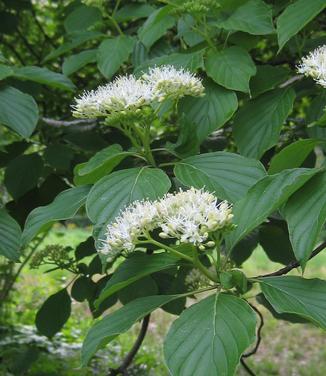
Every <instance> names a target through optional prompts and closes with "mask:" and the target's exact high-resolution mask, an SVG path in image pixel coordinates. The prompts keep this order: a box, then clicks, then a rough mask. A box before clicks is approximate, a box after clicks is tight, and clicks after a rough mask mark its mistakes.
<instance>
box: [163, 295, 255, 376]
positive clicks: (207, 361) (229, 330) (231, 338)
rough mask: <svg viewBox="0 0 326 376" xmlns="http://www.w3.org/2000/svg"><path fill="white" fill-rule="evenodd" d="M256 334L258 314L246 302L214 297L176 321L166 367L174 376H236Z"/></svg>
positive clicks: (168, 342)
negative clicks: (242, 357)
mask: <svg viewBox="0 0 326 376" xmlns="http://www.w3.org/2000/svg"><path fill="white" fill-rule="evenodd" d="M255 331H256V316H255V313H254V311H253V310H252V308H251V307H250V306H249V305H248V304H247V303H246V302H245V301H244V300H242V299H240V298H237V297H235V296H232V295H229V294H224V293H220V294H216V295H211V296H209V297H207V298H205V299H203V300H202V301H200V302H199V303H197V304H194V305H192V306H191V307H190V308H188V309H186V310H185V311H183V312H182V314H181V315H180V317H179V318H178V319H177V320H175V321H174V322H173V324H172V326H171V328H170V330H169V332H168V335H167V337H166V339H165V342H164V357H165V361H166V364H167V366H168V368H169V371H170V373H171V375H173V376H189V375H205V376H216V375H233V374H234V372H235V370H236V367H237V365H238V364H239V361H240V357H241V355H242V354H243V352H244V351H245V350H246V349H247V348H248V347H249V346H250V345H251V344H252V343H253V342H254V341H255V337H256V333H255Z"/></svg>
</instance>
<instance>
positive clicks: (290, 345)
mask: <svg viewBox="0 0 326 376" xmlns="http://www.w3.org/2000/svg"><path fill="white" fill-rule="evenodd" d="M89 233H90V230H87V229H86V230H80V229H77V228H74V227H73V226H70V227H68V228H64V227H60V226H58V227H56V228H54V229H53V230H52V231H51V232H50V234H49V236H48V237H47V238H46V240H45V241H44V243H43V246H44V245H46V244H53V243H58V242H59V243H60V244H62V245H67V246H68V245H70V246H74V245H76V244H78V243H79V242H81V241H83V240H85V239H86V238H87V237H88V235H89ZM279 267H281V265H279V264H275V263H272V262H271V261H269V260H268V258H267V257H266V255H265V254H264V252H263V250H262V249H261V248H260V247H258V248H257V249H256V250H255V251H254V253H253V256H252V257H251V258H250V260H249V261H247V262H245V264H244V270H245V272H246V273H247V275H249V276H254V275H257V274H261V273H266V272H269V271H273V270H275V269H277V268H279ZM46 270H47V268H45V267H43V268H41V269H38V270H31V269H28V268H26V269H25V271H24V273H23V274H22V276H21V278H20V279H19V281H18V283H17V286H16V293H15V294H14V296H13V303H12V305H11V307H10V316H9V321H11V322H15V323H19V324H20V325H21V331H22V332H23V333H21V334H17V333H16V337H15V338H16V340H15V341H16V342H18V343H19V344H20V345H19V346H20V347H21V349H25V348H31V346H30V343H31V340H32V339H33V338H34V340H35V343H40V342H42V341H43V342H42V343H43V345H44V349H45V350H44V351H41V352H40V353H39V354H38V360H37V361H36V362H35V363H34V364H33V365H32V366H31V368H30V370H29V372H28V373H27V375H32V376H41V375H44V376H45V375H46V376H50V375H62V376H75V375H76V376H77V375H81V376H87V375H105V374H107V367H108V365H110V366H115V365H117V364H118V363H119V361H120V360H121V358H122V357H123V354H125V353H126V352H127V351H128V349H129V348H130V346H131V345H132V343H133V341H134V340H135V338H136V336H137V330H138V324H137V325H136V326H135V327H134V328H133V329H132V331H131V333H128V334H125V335H122V336H121V337H119V339H118V340H117V341H115V342H113V343H112V344H111V345H110V346H109V348H108V349H106V350H103V351H101V352H100V353H99V355H98V356H97V357H96V358H95V359H94V361H93V362H92V364H91V366H90V367H89V368H88V369H79V350H80V344H81V342H82V339H83V338H84V336H85V334H86V332H87V330H88V328H89V327H90V325H91V323H92V318H91V315H90V313H89V311H88V308H87V305H86V304H84V303H77V302H75V303H74V304H73V314H72V316H71V318H70V319H69V321H68V323H67V324H66V326H65V327H64V329H63V331H62V333H61V334H60V335H58V336H57V339H55V341H54V344H51V342H50V341H46V340H45V337H41V336H37V335H36V334H35V333H34V330H33V323H34V314H35V310H36V309H37V308H38V307H39V306H40V305H41V304H42V302H43V300H44V299H45V297H46V296H49V295H50V294H51V293H54V292H56V291H57V290H58V289H60V287H63V286H65V285H66V284H67V283H69V280H70V279H71V276H70V275H68V273H67V272H63V271H55V272H52V273H44V272H45V271H46ZM292 273H293V274H298V271H293V272H292ZM305 276H306V277H309V278H314V277H324V278H325V277H326V254H325V253H321V254H320V255H318V256H317V257H315V258H314V259H313V260H312V261H311V262H310V263H309V264H308V267H307V269H306V271H305ZM22 291H23V292H24V293H22ZM250 302H251V303H253V304H256V305H257V302H256V301H255V299H254V298H250ZM259 307H260V309H261V311H262V312H263V314H264V317H265V325H264V328H263V331H262V338H263V340H262V343H261V346H260V348H259V350H258V352H257V353H256V354H255V355H254V356H253V357H252V358H249V359H248V360H247V363H248V365H250V367H251V368H252V369H253V370H254V372H255V373H256V375H261V376H263V375H264V376H265V375H280V376H288V375H300V376H311V375H313V376H324V375H326V336H325V333H324V332H322V331H321V330H320V329H318V328H316V327H313V326H312V325H306V324H291V323H288V322H285V321H278V320H276V319H274V318H273V317H272V315H271V314H270V313H269V312H268V311H267V310H266V309H264V308H263V307H262V306H259ZM172 320H173V316H172V315H170V314H167V313H165V312H163V311H161V310H160V311H157V312H155V313H154V314H153V315H152V319H151V322H150V325H149V331H148V336H147V337H146V339H145V342H144V346H143V348H142V350H141V351H140V352H139V354H138V355H137V357H136V359H135V363H136V367H134V369H133V374H135V375H153V376H154V375H155V376H165V375H167V374H168V373H167V371H166V369H165V367H164V364H163V356H162V341H163V337H164V335H165V333H166V332H167V330H168V328H169V325H170V323H171V321H172ZM26 331H27V333H26ZM9 337H10V336H8V334H7V336H4V338H7V339H8V338H9ZM11 337H12V335H11ZM26 338H27V339H26ZM15 341H14V342H15ZM8 347H10V346H8V345H6V346H4V344H3V343H2V346H1V342H0V356H1V354H2V355H4V354H6V359H9V360H10V356H11V354H12V352H13V351H14V350H15V351H16V352H17V351H18V350H17V348H16V349H14V350H13V349H12V348H11V349H9V350H8ZM18 349H19V347H18ZM9 360H8V361H9ZM0 374H1V368H0ZM14 374H17V375H18V374H19V373H14ZM246 374H247V373H246V372H245V371H244V370H243V368H242V367H241V366H240V367H239V369H238V372H237V375H246ZM196 376H197V375H196ZM198 376H201V375H198Z"/></svg>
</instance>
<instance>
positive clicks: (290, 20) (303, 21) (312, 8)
mask: <svg viewBox="0 0 326 376" xmlns="http://www.w3.org/2000/svg"><path fill="white" fill-rule="evenodd" d="M325 7H326V4H325V0H309V1H307V0H297V1H295V2H294V3H292V4H290V5H288V6H287V8H285V10H284V12H283V13H282V14H281V15H280V16H279V17H278V19H277V23H276V24H277V38H278V45H279V51H280V50H281V49H282V48H283V46H284V45H285V44H286V43H287V42H288V40H289V39H290V38H292V37H293V36H294V35H296V34H297V33H298V32H299V31H300V30H301V29H302V28H304V27H305V26H306V25H307V24H308V23H309V22H310V21H311V20H312V19H313V18H315V17H316V16H317V15H318V14H319V13H320V12H321V11H322V10H323V9H325Z"/></svg>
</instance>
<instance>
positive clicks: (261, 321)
mask: <svg viewBox="0 0 326 376" xmlns="http://www.w3.org/2000/svg"><path fill="white" fill-rule="evenodd" d="M249 305H250V307H251V308H252V309H253V310H254V311H256V313H257V315H258V316H259V318H260V324H259V326H258V329H257V341H256V345H255V347H254V348H253V349H252V350H250V351H248V352H246V353H245V354H243V355H242V358H248V357H249V356H251V355H254V354H256V352H257V350H258V348H259V345H260V343H261V331H262V329H263V326H264V317H263V315H262V313H261V312H260V311H259V310H258V308H257V307H255V306H254V305H252V304H250V303H249Z"/></svg>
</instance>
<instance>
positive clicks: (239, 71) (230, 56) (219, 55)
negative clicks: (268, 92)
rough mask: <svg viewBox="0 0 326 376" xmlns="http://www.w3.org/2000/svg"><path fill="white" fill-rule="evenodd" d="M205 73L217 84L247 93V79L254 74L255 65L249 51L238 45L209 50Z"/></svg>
mask: <svg viewBox="0 0 326 376" xmlns="http://www.w3.org/2000/svg"><path fill="white" fill-rule="evenodd" d="M205 68H206V72H207V75H208V76H209V77H211V78H212V79H213V80H214V81H215V82H217V83H218V84H219V85H222V86H224V87H226V88H227V89H231V90H238V91H243V92H245V93H248V92H249V91H250V89H249V80H250V77H251V76H254V75H255V74H256V66H255V64H254V62H253V61H252V59H251V57H250V55H249V53H248V52H247V51H246V50H244V49H242V48H240V47H235V46H234V47H229V48H226V49H224V50H221V51H215V50H209V51H208V53H207V58H206V61H205Z"/></svg>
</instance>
